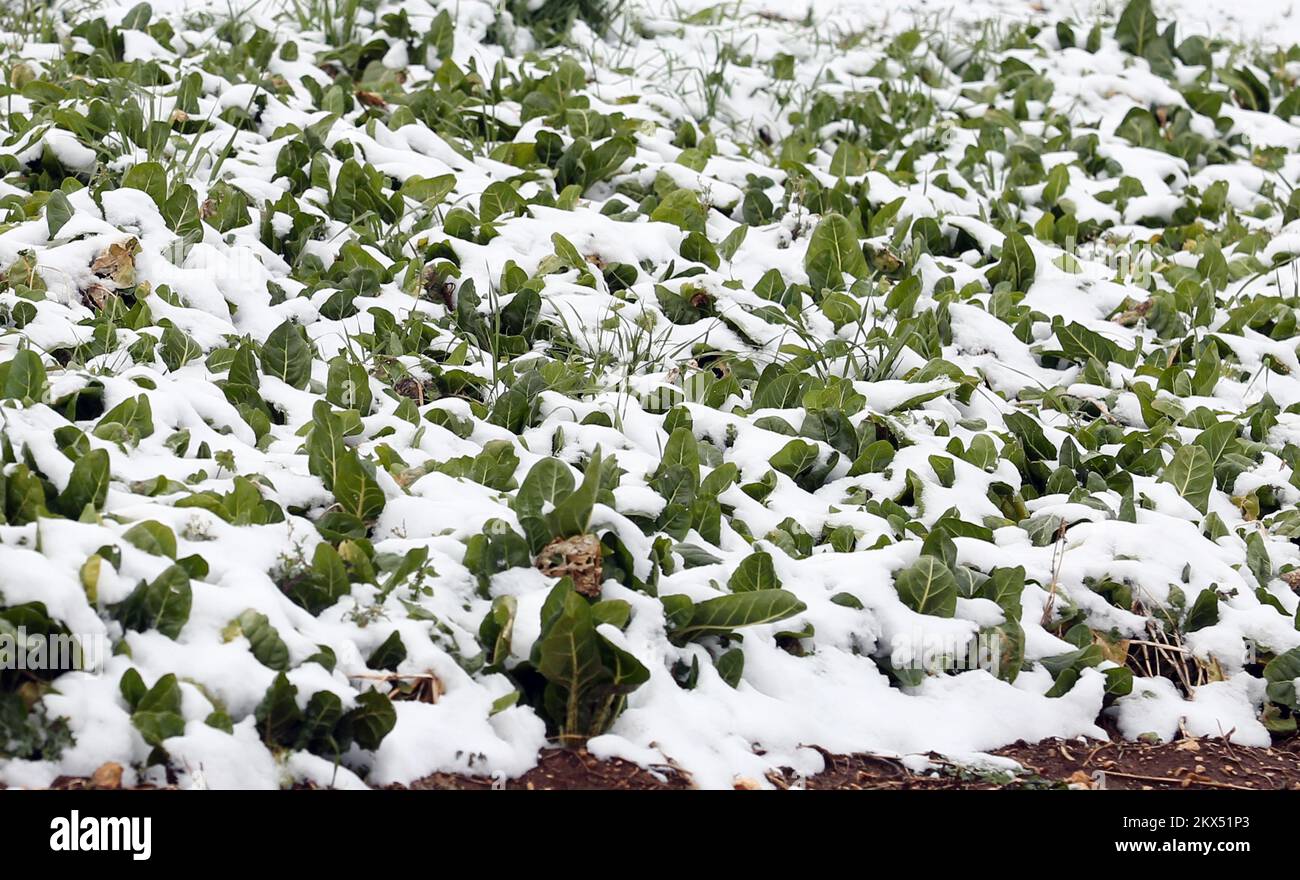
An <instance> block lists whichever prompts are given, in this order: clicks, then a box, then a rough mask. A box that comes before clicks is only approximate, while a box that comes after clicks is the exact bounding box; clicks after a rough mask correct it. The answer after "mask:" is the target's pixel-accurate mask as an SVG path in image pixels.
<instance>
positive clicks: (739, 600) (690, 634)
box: [669, 590, 807, 645]
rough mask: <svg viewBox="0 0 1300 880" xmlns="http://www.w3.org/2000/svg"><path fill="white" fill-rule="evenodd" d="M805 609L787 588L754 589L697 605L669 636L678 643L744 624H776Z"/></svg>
mask: <svg viewBox="0 0 1300 880" xmlns="http://www.w3.org/2000/svg"><path fill="white" fill-rule="evenodd" d="M806 609H807V606H806V605H804V603H803V602H800V601H799V599H798V598H796V597H795V595H794V594H793V593H790V592H788V591H786V590H753V591H749V592H744V593H733V594H731V595H729V596H718V597H716V598H713V599H706V600H704V601H703V602H700V603H698V604H696V605H695V606H694V608H693V610H692V612H691V616H690V620H689V621H688V622H687V623H686V624H685V625H683V626H680V627H676V628H674V629H672V631H671V632H670V633H669V637H670V638H671V639H672V640H673V641H674V642H675V643H677V644H679V645H680V644H684V643H686V642H688V641H691V640H692V639H699V638H703V637H705V636H709V635H719V634H722V633H728V632H731V631H732V630H736V629H740V628H741V627H745V626H758V625H760V624H765V623H776V622H777V621H780V620H785V619H787V618H789V617H793V616H794V615H796V614H799V613H801V612H802V611H804V610H806Z"/></svg>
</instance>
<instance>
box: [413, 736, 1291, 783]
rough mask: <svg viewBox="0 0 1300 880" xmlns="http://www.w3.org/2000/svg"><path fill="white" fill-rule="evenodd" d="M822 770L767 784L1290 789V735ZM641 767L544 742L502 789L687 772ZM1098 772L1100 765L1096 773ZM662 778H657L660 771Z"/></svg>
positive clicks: (1024, 746)
mask: <svg viewBox="0 0 1300 880" xmlns="http://www.w3.org/2000/svg"><path fill="white" fill-rule="evenodd" d="M822 754H823V756H824V757H825V759H826V769H825V770H823V771H822V772H821V773H819V774H817V775H816V776H812V777H809V778H806V779H800V778H798V777H796V776H795V775H794V774H793V773H790V772H787V773H784V774H780V773H772V774H770V775H769V776H768V778H767V781H768V782H770V783H772V784H773V785H775V786H776V787H777V788H786V789H789V788H806V789H811V790H865V789H879V790H904V789H921V790H943V789H1044V788H1075V789H1094V790H1095V789H1111V790H1114V789H1145V790H1158V789H1200V790H1209V789H1251V790H1268V789H1295V790H1300V740H1294V739H1293V740H1291V741H1290V742H1289V743H1288V744H1284V745H1282V746H1277V747H1273V748H1268V749H1264V748H1248V747H1244V746H1233V745H1228V744H1226V743H1224V742H1223V741H1222V740H1217V739H1216V740H1211V739H1181V740H1179V741H1177V742H1173V743H1162V744H1149V743H1136V742H1121V741H1115V742H1100V741H1096V740H1068V741H1067V740H1059V739H1056V740H1044V741H1043V742H1040V743H1032V744H1031V743H1025V742H1018V743H1015V744H1013V745H1009V746H1005V747H1003V748H1000V749H997V750H995V751H994V752H993V753H992V754H995V755H1000V756H1003V757H1007V758H1011V759H1013V760H1015V761H1017V762H1018V763H1019V764H1021V766H1023V767H1024V768H1025V771H1026V772H1025V773H1023V774H1020V775H1013V774H1011V773H1005V772H990V771H987V770H980V769H975V768H971V767H963V766H960V765H957V764H954V763H952V762H951V761H948V760H946V759H944V758H943V757H941V756H939V755H933V754H932V755H931V756H930V759H931V761H932V762H933V764H934V765H935V766H934V769H932V770H930V771H928V772H926V773H924V774H917V773H912V772H911V771H909V770H908V769H907V768H906V767H905V766H904V765H903V764H902V762H900V761H899V760H898V759H896V758H891V757H886V756H882V755H868V754H857V755H835V754H831V753H830V752H825V751H823V752H822ZM656 770H657V773H651V772H649V771H647V770H643V769H641V768H640V767H637V766H636V765H634V764H630V763H628V762H626V761H620V760H617V759H616V760H613V761H600V760H597V759H596V758H594V757H592V756H591V755H590V754H588V753H587V752H585V751H572V750H564V749H551V750H547V751H545V752H543V753H542V755H541V756H540V758H539V759H538V764H537V766H536V767H534V768H533V769H532V770H530V771H528V772H527V773H526V774H524V775H523V776H521V777H519V778H518V779H512V780H508V781H507V782H505V783H504V784H503V785H501V786H500V787H502V788H507V789H538V790H552V789H664V790H668V789H684V788H690V787H692V783H691V781H690V779H689V777H688V776H686V775H685V774H684V773H682V772H680V771H678V770H676V769H674V768H671V767H660V768H656ZM1100 774H1104V777H1103V776H1101V775H1100ZM660 777H662V778H660ZM491 787H492V781H491V780H490V779H486V778H483V777H472V776H462V775H458V774H450V773H437V774H434V775H432V776H427V777H425V778H424V779H421V780H418V781H417V782H415V783H412V784H411V786H410V788H414V789H459V790H464V789H487V788H491ZM758 787H761V783H759V782H758V781H757V780H749V779H737V780H736V788H739V789H747V788H758Z"/></svg>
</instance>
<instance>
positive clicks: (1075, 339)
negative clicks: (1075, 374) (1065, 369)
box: [1056, 321, 1137, 367]
mask: <svg viewBox="0 0 1300 880" xmlns="http://www.w3.org/2000/svg"><path fill="white" fill-rule="evenodd" d="M1056 339H1057V341H1058V342H1060V344H1061V351H1062V352H1063V353H1064V354H1065V356H1066V357H1068V358H1069V359H1070V360H1072V361H1075V362H1077V363H1079V364H1087V363H1088V359H1089V358H1096V359H1097V361H1099V362H1100V363H1103V364H1108V363H1110V362H1111V361H1115V362H1116V363H1120V364H1123V365H1124V366H1126V367H1132V366H1133V365H1134V364H1135V363H1137V352H1135V351H1130V350H1129V349H1126V348H1121V347H1120V346H1119V344H1118V343H1116V342H1114V341H1113V340H1110V339H1107V338H1106V337H1105V336H1102V335H1101V334H1100V333H1094V332H1093V331H1092V330H1089V329H1088V328H1087V327H1085V326H1083V325H1082V324H1080V323H1079V322H1078V321H1071V322H1070V323H1069V324H1064V325H1061V326H1059V327H1057V328H1056Z"/></svg>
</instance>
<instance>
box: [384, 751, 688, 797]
mask: <svg viewBox="0 0 1300 880" xmlns="http://www.w3.org/2000/svg"><path fill="white" fill-rule="evenodd" d="M392 787H393V788H412V789H422V790H429V789H438V790H457V791H481V790H484V789H489V788H493V787H499V788H503V789H509V790H519V789H523V790H528V791H556V790H561V789H612V790H617V789H626V790H629V791H658V790H664V791H669V790H674V789H685V788H692V787H693V786H692V784H691V781H690V779H689V777H687V776H686V775H685V774H683V773H681V772H679V771H678V770H675V769H674V768H672V767H667V766H663V767H656V768H655V769H654V772H651V771H649V770H645V769H643V768H641V767H638V766H637V765H636V764H633V763H631V762H630V761H624V760H622V759H621V758H614V759H612V760H609V761H602V760H600V759H599V758H596V757H595V756H593V755H592V754H591V753H589V752H588V751H587V750H586V749H546V750H545V751H543V752H542V754H541V755H540V756H539V757H538V761H537V766H536V767H534V768H533V769H531V770H529V771H528V772H527V773H525V774H524V775H523V776H519V777H517V778H515V779H508V780H505V781H504V782H502V783H500V784H494V782H493V780H491V779H489V778H487V777H484V776H462V775H460V774H457V773H434V774H433V775H431V776H426V777H424V778H423V779H417V780H416V781H415V782H412V783H411V784H410V785H409V786H400V785H395V786H392Z"/></svg>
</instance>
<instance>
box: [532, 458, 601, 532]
mask: <svg viewBox="0 0 1300 880" xmlns="http://www.w3.org/2000/svg"><path fill="white" fill-rule="evenodd" d="M600 464H601V459H600V448H599V447H597V448H596V450H595V452H593V453H592V454H591V459H590V460H589V461H588V462H587V470H586V474H585V476H584V477H583V478H582V484H581V485H579V486H578V488H577V489H576V490H575V491H574V492H572V493H570V494H569V495H568V496H567V497H566V498H565V499H564V500H562V501H561V502H559V503H558V504H556V505H555V509H554V510H552V511H551V512H550V513H548V514H546V517H545V519H546V527H547V529H548V530H549V531H550V534H551V537H552V538H571V537H574V536H576V535H583V534H586V532H587V525H588V524H589V523H590V522H591V511H592V508H593V507H595V505H596V499H597V498H598V497H599V495H600Z"/></svg>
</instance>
